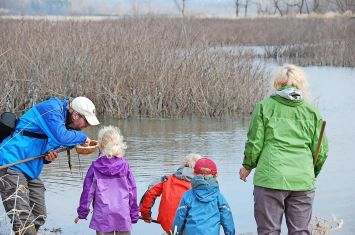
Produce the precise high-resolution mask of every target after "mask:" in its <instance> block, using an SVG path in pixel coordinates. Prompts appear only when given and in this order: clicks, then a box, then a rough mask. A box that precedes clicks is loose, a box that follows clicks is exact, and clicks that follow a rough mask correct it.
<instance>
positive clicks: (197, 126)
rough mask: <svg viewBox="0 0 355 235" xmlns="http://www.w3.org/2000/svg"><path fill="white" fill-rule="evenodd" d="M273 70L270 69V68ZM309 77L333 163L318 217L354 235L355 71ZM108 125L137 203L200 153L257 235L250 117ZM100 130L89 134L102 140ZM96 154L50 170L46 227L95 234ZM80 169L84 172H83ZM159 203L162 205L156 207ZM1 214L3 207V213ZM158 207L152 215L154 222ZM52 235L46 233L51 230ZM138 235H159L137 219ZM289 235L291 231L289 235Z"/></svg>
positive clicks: (242, 222) (320, 188)
mask: <svg viewBox="0 0 355 235" xmlns="http://www.w3.org/2000/svg"><path fill="white" fill-rule="evenodd" d="M274 68H275V66H273V65H270V70H273V69H274ZM305 71H306V73H307V75H308V77H309V79H310V82H311V85H312V93H313V98H314V104H315V105H316V106H317V107H318V109H319V110H320V112H321V113H322V115H323V116H324V118H325V119H326V120H327V127H326V133H327V136H328V139H329V146H330V152H329V158H328V160H327V162H326V165H325V166H324V169H323V171H322V172H321V174H320V176H319V178H318V180H317V190H316V198H315V203H314V213H313V214H314V216H318V217H321V218H324V219H327V220H331V214H332V213H334V214H335V215H336V216H337V218H339V219H343V220H344V227H343V228H342V229H341V230H338V231H336V232H334V234H344V235H346V234H349V235H350V234H355V200H354V199H355V183H354V182H355V181H354V180H355V170H354V167H353V164H352V163H353V162H354V160H353V157H354V151H353V149H352V144H353V143H355V132H354V131H355V122H354V121H353V116H354V115H355V93H354V92H353V89H354V87H355V70H354V69H347V68H333V67H308V68H305ZM101 120H102V123H103V124H105V125H108V124H112V125H117V126H119V127H120V128H121V130H122V133H123V135H124V136H125V139H126V141H127V144H128V146H129V147H128V149H127V154H126V159H127V160H128V161H129V163H130V165H131V167H132V169H133V172H134V175H135V177H136V181H137V187H138V200H139V199H140V197H141V196H142V195H143V193H144V192H145V190H146V188H147V186H148V184H149V183H150V182H151V181H153V180H154V179H156V178H159V177H161V176H162V175H164V174H171V173H172V172H174V171H175V169H176V168H177V167H178V165H179V163H180V159H181V157H182V156H184V155H186V154H188V153H199V154H201V155H205V156H209V157H211V158H212V159H213V160H215V161H216V163H217V165H218V170H219V177H218V180H219V182H220V189H221V192H222V194H223V195H224V196H225V197H226V199H227V201H228V202H229V204H230V206H231V208H232V212H233V215H234V220H235V224H236V228H237V233H238V234H245V233H249V234H256V225H255V222H254V218H253V196H252V190H253V185H252V175H251V177H249V180H248V182H247V183H244V182H241V181H240V180H239V177H238V175H237V172H238V171H239V168H240V167H241V162H242V159H243V150H244V143H245V139H246V131H247V127H248V124H249V117H248V116H247V117H238V118H224V119H197V118H185V119H166V120H158V119H140V120H137V119H135V120H116V119H111V118H106V119H101ZM96 132H97V128H93V129H90V130H88V131H87V133H88V134H89V136H92V137H96ZM95 158H96V156H95V155H92V156H80V165H79V160H78V158H77V156H75V154H73V156H72V164H73V169H72V173H70V170H69V168H68V165H67V159H66V156H62V157H61V159H60V160H58V161H56V162H54V163H52V164H50V165H47V166H45V169H44V171H43V172H42V175H41V178H42V180H43V181H44V182H45V185H46V188H47V191H46V200H47V210H48V219H47V223H46V224H45V226H44V227H45V228H47V229H49V230H52V229H53V228H61V229H62V233H61V234H64V235H75V234H77V235H87V234H94V231H92V230H91V229H89V228H88V225H89V220H87V221H85V220H81V221H80V222H79V224H74V223H73V221H74V218H75V217H76V208H77V206H78V201H79V197H80V193H81V187H82V181H83V179H82V173H83V174H85V173H86V170H87V168H88V166H89V165H90V163H91V161H92V160H94V159H95ZM79 166H81V167H82V170H80V167H79ZM158 202H159V201H157V202H156V204H157V203H158ZM2 211H3V208H1V209H0V214H1V212H2ZM156 211H157V205H156V206H155V207H154V210H153V215H155V216H156ZM47 234H48V231H47ZM132 234H133V235H141V234H147V235H159V234H161V229H160V227H159V226H158V225H156V224H146V223H144V222H142V221H139V222H138V223H137V224H136V225H134V228H133V231H132ZM283 234H286V233H285V229H284V230H283Z"/></svg>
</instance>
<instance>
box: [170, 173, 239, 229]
mask: <svg viewBox="0 0 355 235" xmlns="http://www.w3.org/2000/svg"><path fill="white" fill-rule="evenodd" d="M191 183H192V189H191V190H188V191H187V192H186V193H185V194H184V196H183V197H182V199H181V201H180V205H179V207H178V210H177V211H176V215H175V220H174V223H173V227H172V231H174V228H175V226H176V227H177V231H178V234H184V235H206V234H208V235H219V232H220V226H221V225H222V227H223V230H224V234H225V235H233V234H235V229H234V222H233V216H232V212H231V210H230V207H229V205H228V203H227V201H226V200H225V199H224V197H223V196H222V194H221V193H220V192H219V188H218V182H217V180H216V179H215V178H211V177H203V176H195V177H194V178H193V179H192V181H191Z"/></svg>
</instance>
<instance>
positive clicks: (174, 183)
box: [139, 175, 191, 231]
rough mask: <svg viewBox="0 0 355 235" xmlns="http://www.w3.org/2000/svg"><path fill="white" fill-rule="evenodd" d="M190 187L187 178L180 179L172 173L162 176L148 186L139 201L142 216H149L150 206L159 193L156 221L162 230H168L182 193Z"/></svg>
mask: <svg viewBox="0 0 355 235" xmlns="http://www.w3.org/2000/svg"><path fill="white" fill-rule="evenodd" d="M189 189H191V183H190V181H188V180H187V179H180V178H178V177H176V176H174V175H170V176H164V177H163V178H162V181H161V182H159V183H157V184H156V185H154V186H153V187H151V188H149V189H148V190H147V191H146V192H145V193H144V195H143V197H142V199H141V202H140V206H139V207H140V212H141V215H142V216H143V217H151V208H152V207H153V205H154V202H155V199H156V198H157V197H159V196H160V195H161V200H160V205H159V214H158V218H157V220H158V222H159V223H160V225H161V227H162V228H163V229H164V231H170V230H171V229H172V228H171V226H172V224H173V222H174V218H175V212H176V210H177V208H178V206H179V203H180V200H181V198H182V195H183V194H184V193H185V192H186V191H187V190H189Z"/></svg>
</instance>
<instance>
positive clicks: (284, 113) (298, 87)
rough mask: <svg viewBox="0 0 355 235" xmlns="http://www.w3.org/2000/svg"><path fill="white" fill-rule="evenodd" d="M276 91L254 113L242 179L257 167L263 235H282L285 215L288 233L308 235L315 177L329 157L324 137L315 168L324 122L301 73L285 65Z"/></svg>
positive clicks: (256, 203)
mask: <svg viewBox="0 0 355 235" xmlns="http://www.w3.org/2000/svg"><path fill="white" fill-rule="evenodd" d="M273 85H274V88H275V93H274V94H272V95H271V96H270V97H269V98H267V99H265V100H263V101H261V102H260V103H258V104H257V105H256V107H255V109H254V112H253V115H252V119H251V122H250V126H249V131H248V139H247V141H246V144H245V151H244V161H243V167H242V168H241V169H240V171H239V176H240V179H241V180H243V181H246V179H247V177H248V175H249V174H250V171H251V170H252V169H254V168H256V169H255V174H254V217H255V220H256V223H257V230H258V234H259V235H264V234H272V235H274V234H280V233H281V222H282V216H283V214H285V218H286V224H287V228H288V234H297V235H299V234H302V235H303V234H310V231H309V228H308V226H309V223H310V220H311V216H312V204H313V199H314V189H315V178H316V177H317V176H318V174H319V172H320V170H321V168H322V166H323V164H324V162H325V160H326V158H327V153H328V142H327V138H326V137H325V136H324V137H323V141H322V144H321V148H320V152H319V156H318V160H317V162H316V164H315V165H313V157H314V155H315V152H316V149H317V144H318V139H319V135H320V130H321V126H322V123H323V119H322V117H321V116H320V114H319V112H318V111H317V110H316V109H315V108H314V107H313V106H312V105H310V104H309V103H308V102H307V99H308V97H309V92H308V82H307V80H306V77H305V75H304V73H303V71H302V70H301V69H300V68H299V67H296V66H294V65H289V64H286V65H284V66H283V67H282V68H281V69H280V70H279V71H278V72H277V74H276V76H275V79H274V84H273Z"/></svg>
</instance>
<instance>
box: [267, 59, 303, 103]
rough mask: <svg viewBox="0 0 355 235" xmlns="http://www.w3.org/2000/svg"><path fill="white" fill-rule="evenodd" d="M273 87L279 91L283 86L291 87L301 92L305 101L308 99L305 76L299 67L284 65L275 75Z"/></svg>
mask: <svg viewBox="0 0 355 235" xmlns="http://www.w3.org/2000/svg"><path fill="white" fill-rule="evenodd" d="M273 86H274V88H275V89H279V88H281V87H284V86H293V87H295V88H297V89H298V90H300V91H302V95H303V97H304V99H305V100H309V99H310V92H309V84H308V81H307V79H306V75H305V73H304V72H303V70H302V69H301V68H300V67H297V66H296V65H293V64H284V65H283V66H282V68H281V69H280V70H279V71H278V72H277V73H276V75H275V77H274V80H273Z"/></svg>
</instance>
